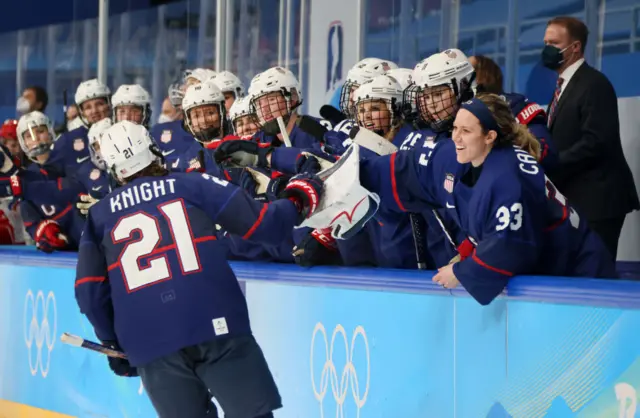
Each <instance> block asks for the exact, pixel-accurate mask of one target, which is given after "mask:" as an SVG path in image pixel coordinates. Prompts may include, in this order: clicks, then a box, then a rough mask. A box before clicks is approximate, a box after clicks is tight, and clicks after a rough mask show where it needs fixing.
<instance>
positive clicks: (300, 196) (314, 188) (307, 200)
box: [279, 174, 323, 223]
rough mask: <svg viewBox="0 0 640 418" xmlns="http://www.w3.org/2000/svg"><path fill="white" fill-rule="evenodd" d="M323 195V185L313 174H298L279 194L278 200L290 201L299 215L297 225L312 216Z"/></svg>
mask: <svg viewBox="0 0 640 418" xmlns="http://www.w3.org/2000/svg"><path fill="white" fill-rule="evenodd" d="M322 193H323V183H322V180H321V179H320V177H318V176H316V175H315V174H298V175H297V176H295V177H293V178H292V179H291V181H290V182H289V183H288V184H287V186H286V187H285V188H284V191H283V192H282V193H280V196H279V197H280V198H283V199H289V200H291V201H292V202H293V203H294V204H295V205H296V208H297V209H298V212H299V213H300V219H299V221H298V223H300V222H302V221H303V220H304V219H306V218H308V217H310V216H311V215H313V213H314V212H315V211H316V209H317V208H318V204H319V203H320V198H321V197H322Z"/></svg>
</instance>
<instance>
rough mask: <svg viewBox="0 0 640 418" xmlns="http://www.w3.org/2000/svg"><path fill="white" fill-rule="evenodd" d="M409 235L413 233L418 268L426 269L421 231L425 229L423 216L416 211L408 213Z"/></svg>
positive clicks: (425, 252)
mask: <svg viewBox="0 0 640 418" xmlns="http://www.w3.org/2000/svg"><path fill="white" fill-rule="evenodd" d="M409 221H410V222H411V235H413V245H414V247H415V250H416V263H417V264H418V270H426V269H427V256H426V254H427V251H426V249H425V248H424V235H423V234H422V231H424V230H425V229H426V225H425V221H424V218H423V217H422V216H421V215H420V214H418V213H410V214H409Z"/></svg>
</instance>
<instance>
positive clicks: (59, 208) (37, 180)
mask: <svg viewBox="0 0 640 418" xmlns="http://www.w3.org/2000/svg"><path fill="white" fill-rule="evenodd" d="M33 165H34V166H36V164H33ZM19 177H20V179H21V182H22V197H21V198H20V201H19V202H20V203H19V208H20V215H21V216H22V220H23V222H24V226H25V228H26V230H27V232H28V233H29V235H30V236H31V237H32V238H34V239H35V233H36V230H37V229H38V225H39V224H40V222H42V221H44V220H47V219H51V220H54V221H56V222H57V223H58V224H59V225H60V229H61V230H62V232H63V233H64V234H65V235H66V236H67V238H68V239H69V246H68V249H69V250H75V249H77V248H78V243H79V242H80V235H81V234H82V228H83V226H84V219H83V218H82V216H81V215H80V213H79V212H78V211H77V210H76V208H75V204H76V203H77V202H78V199H79V196H80V194H82V193H86V191H85V188H84V186H83V185H82V184H81V183H80V182H78V181H77V180H76V179H75V178H73V177H59V176H56V175H52V174H50V173H48V172H47V171H45V170H44V169H42V171H35V170H25V171H23V172H21V173H20V174H19Z"/></svg>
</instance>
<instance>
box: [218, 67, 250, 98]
mask: <svg viewBox="0 0 640 418" xmlns="http://www.w3.org/2000/svg"><path fill="white" fill-rule="evenodd" d="M210 80H211V81H213V82H214V83H215V84H216V85H217V86H218V87H220V90H222V92H223V93H226V92H233V93H234V94H235V96H236V99H237V98H239V97H243V96H244V84H242V81H240V79H239V78H238V77H237V76H236V75H235V74H234V73H232V72H230V71H221V72H219V73H218V74H216V75H214V76H213V77H211V79H210Z"/></svg>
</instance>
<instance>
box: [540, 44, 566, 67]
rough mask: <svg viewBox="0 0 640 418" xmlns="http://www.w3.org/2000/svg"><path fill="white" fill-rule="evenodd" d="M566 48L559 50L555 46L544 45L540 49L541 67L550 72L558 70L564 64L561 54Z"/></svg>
mask: <svg viewBox="0 0 640 418" xmlns="http://www.w3.org/2000/svg"><path fill="white" fill-rule="evenodd" d="M567 48H569V47H567ZM567 48H565V49H560V48H558V47H557V46H553V45H545V46H544V48H543V49H542V65H544V66H545V67H547V68H549V69H551V70H557V69H558V68H560V67H561V66H562V63H563V62H564V56H563V55H562V53H563V52H564V51H566V50H567Z"/></svg>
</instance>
